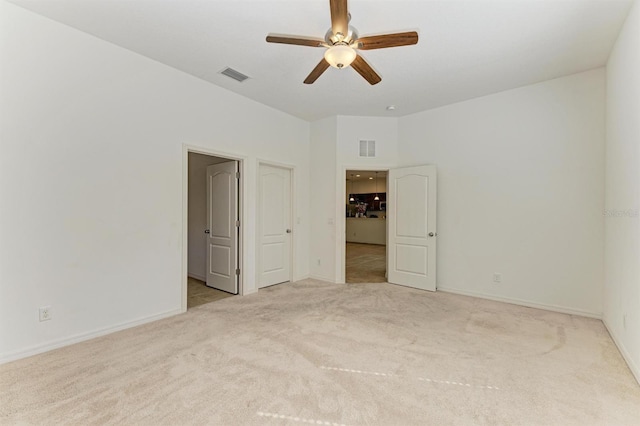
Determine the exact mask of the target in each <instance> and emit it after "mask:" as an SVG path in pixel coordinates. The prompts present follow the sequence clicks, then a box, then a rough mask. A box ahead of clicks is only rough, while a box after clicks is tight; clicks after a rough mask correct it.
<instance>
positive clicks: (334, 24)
mask: <svg viewBox="0 0 640 426" xmlns="http://www.w3.org/2000/svg"><path fill="white" fill-rule="evenodd" d="M329 7H330V9H331V28H330V29H329V31H327V33H326V34H325V37H324V40H322V39H314V38H308V37H300V36H274V35H269V36H267V42H268V43H282V44H293V45H297V46H309V47H324V48H326V49H327V50H326V51H325V53H324V58H323V59H322V60H321V61H320V63H318V65H316V67H315V68H314V69H313V71H311V73H310V74H309V75H308V76H307V78H306V79H305V80H304V83H305V84H312V83H313V82H315V81H316V80H317V79H318V77H320V75H322V73H323V72H325V71H326V70H327V68H329V66H332V67H334V68H338V69H344V68H348V67H349V66H352V67H353V69H354V70H356V72H357V73H358V74H360V75H361V76H362V77H363V78H364V79H365V80H367V81H368V82H369V84H371V85H374V84H378V83H380V81H382V78H381V77H380V76H379V75H378V74H377V73H376V72H375V71H374V70H373V68H371V66H370V65H369V64H368V63H367V61H365V60H364V58H363V57H362V56H361V55H360V54H359V53H358V52H357V51H356V50H372V49H383V48H387V47H399V46H409V45H412V44H416V43H418V33H417V32H415V31H409V32H404V33H395V34H383V35H378V36H369V37H362V38H361V37H360V36H359V35H358V32H357V31H356V29H355V28H354V27H352V26H351V25H349V21H350V20H351V14H350V13H349V11H348V8H347V0H329Z"/></svg>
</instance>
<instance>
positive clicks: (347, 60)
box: [324, 44, 358, 69]
mask: <svg viewBox="0 0 640 426" xmlns="http://www.w3.org/2000/svg"><path fill="white" fill-rule="evenodd" d="M356 56H358V54H357V53H356V51H355V50H353V49H352V48H351V47H349V46H347V45H345V44H340V45H336V46H331V47H330V48H328V49H327V50H326V51H325V52H324V59H325V60H326V61H327V62H329V65H331V66H332V67H334V68H338V69H342V68H346V67H348V66H349V65H351V63H352V62H353V61H354V60H355V59H356Z"/></svg>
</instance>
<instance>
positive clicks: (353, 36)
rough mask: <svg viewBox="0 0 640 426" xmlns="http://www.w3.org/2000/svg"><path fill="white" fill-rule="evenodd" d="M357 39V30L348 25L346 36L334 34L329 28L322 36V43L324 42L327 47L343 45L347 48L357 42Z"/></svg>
mask: <svg viewBox="0 0 640 426" xmlns="http://www.w3.org/2000/svg"><path fill="white" fill-rule="evenodd" d="M358 38H359V35H358V30H356V29H355V28H354V27H353V26H351V25H349V31H348V32H347V35H346V36H345V35H343V34H341V33H338V34H334V33H333V31H332V30H331V28H329V30H328V31H327V33H326V34H325V36H324V41H326V42H327V44H328V45H329V46H335V45H336V44H345V45H347V46H349V45H351V43H353V42H354V41H356V40H358Z"/></svg>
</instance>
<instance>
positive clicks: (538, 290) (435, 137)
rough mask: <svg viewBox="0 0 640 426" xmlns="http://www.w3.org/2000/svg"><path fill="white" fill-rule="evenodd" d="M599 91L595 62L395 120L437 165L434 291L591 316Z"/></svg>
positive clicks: (409, 160)
mask: <svg viewBox="0 0 640 426" xmlns="http://www.w3.org/2000/svg"><path fill="white" fill-rule="evenodd" d="M604 98H605V72H604V70H603V69H597V70H593V71H589V72H585V73H581V74H575V75H571V76H568V77H564V78H559V79H556V80H551V81H547V82H543V83H539V84H535V85H531V86H526V87H522V88H519V89H515V90H510V91H506V92H502V93H498V94H495V95H491V96H486V97H482V98H478V99H473V100H470V101H466V102H461V103H458V104H454V105H450V106H446V107H443V108H438V109H434V110H430V111H425V112H422V113H418V114H414V115H411V116H407V117H403V118H401V119H400V120H399V157H400V161H401V163H402V164H404V165H414V164H423V163H429V164H435V165H436V166H437V167H438V263H437V268H438V269H437V283H438V284H437V285H438V288H439V289H441V290H449V291H455V292H460V293H465V294H471V295H480V296H483V297H490V298H496V299H503V300H509V301H515V302H520V303H523V304H526V305H531V306H541V307H549V308H552V309H558V310H564V311H567V312H576V313H582V314H587V315H592V316H597V317H598V316H600V315H601V313H602V300H601V299H602V282H603V239H604V219H603V215H602V212H603V208H604V134H605V123H604V117H605V111H604ZM494 272H499V273H502V283H501V284H495V283H493V282H492V281H493V273H494Z"/></svg>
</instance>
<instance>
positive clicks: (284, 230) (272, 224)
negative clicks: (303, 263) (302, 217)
mask: <svg viewBox="0 0 640 426" xmlns="http://www.w3.org/2000/svg"><path fill="white" fill-rule="evenodd" d="M259 173H260V176H259V182H260V185H259V195H258V233H259V238H260V239H259V249H260V254H259V269H258V270H259V280H258V288H262V287H267V286H270V285H273V284H279V283H283V282H286V281H289V280H290V277H291V232H292V228H291V171H290V170H289V169H283V168H280V167H272V166H267V165H264V164H261V165H260V172H259Z"/></svg>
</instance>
